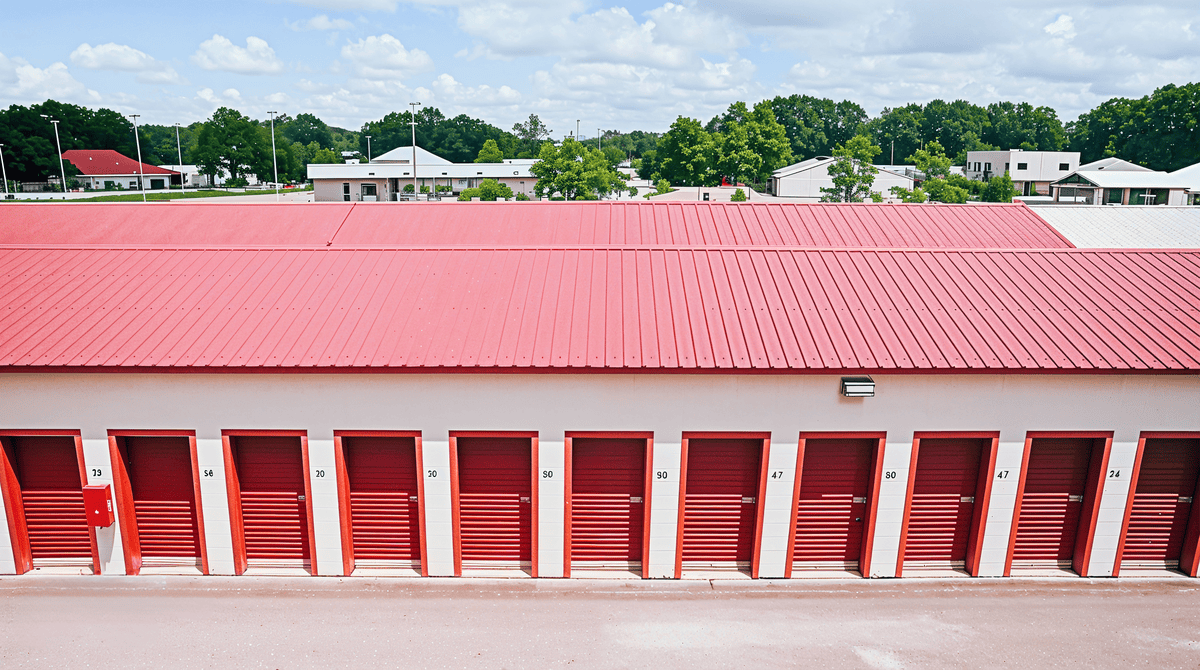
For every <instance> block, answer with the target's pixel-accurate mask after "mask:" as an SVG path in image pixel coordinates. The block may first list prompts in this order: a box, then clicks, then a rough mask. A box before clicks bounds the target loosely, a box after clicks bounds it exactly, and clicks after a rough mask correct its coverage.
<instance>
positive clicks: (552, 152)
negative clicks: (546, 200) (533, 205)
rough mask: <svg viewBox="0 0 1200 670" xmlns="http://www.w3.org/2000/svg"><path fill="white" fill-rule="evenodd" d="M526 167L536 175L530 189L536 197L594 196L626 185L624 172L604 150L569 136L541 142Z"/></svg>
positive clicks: (593, 198)
mask: <svg viewBox="0 0 1200 670" xmlns="http://www.w3.org/2000/svg"><path fill="white" fill-rule="evenodd" d="M529 171H530V172H531V173H533V175H534V176H535V177H537V178H538V181H537V184H536V185H535V186H534V188H533V190H534V193H536V194H537V195H538V196H539V197H545V196H551V197H553V196H555V195H557V196H558V197H562V198H565V199H567V200H596V199H598V198H601V197H605V196H608V195H610V194H612V193H614V192H618V191H623V190H625V189H626V188H627V187H626V185H625V177H624V175H622V174H621V173H619V172H617V171H616V170H614V169H613V168H612V166H611V165H609V163H608V159H607V158H606V157H605V155H604V152H602V151H600V150H599V149H594V148H590V147H587V146H585V145H583V144H580V143H579V142H576V141H575V140H573V139H569V138H568V139H567V140H565V141H563V143H562V146H560V147H556V146H554V144H553V143H549V142H547V143H545V144H543V145H542V149H541V152H540V153H539V154H538V160H537V162H536V163H534V164H533V165H532V166H530V168H529Z"/></svg>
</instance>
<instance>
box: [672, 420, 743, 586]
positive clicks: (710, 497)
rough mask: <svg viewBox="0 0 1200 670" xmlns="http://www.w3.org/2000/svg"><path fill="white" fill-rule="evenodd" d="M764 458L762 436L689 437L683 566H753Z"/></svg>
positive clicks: (720, 567)
mask: <svg viewBox="0 0 1200 670" xmlns="http://www.w3.org/2000/svg"><path fill="white" fill-rule="evenodd" d="M761 460H762V441H761V440H725V439H691V440H688V452H687V489H686V494H685V497H684V513H683V557H682V558H683V567H684V569H688V568H691V569H702V568H718V569H739V570H746V569H748V568H749V567H750V560H751V559H752V558H753V554H754V530H755V524H756V521H757V518H758V477H759V464H760V461H761Z"/></svg>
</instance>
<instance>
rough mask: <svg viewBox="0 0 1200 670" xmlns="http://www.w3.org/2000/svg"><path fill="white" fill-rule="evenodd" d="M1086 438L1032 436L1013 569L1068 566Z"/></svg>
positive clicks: (1086, 454) (1078, 511) (1086, 460)
mask: <svg viewBox="0 0 1200 670" xmlns="http://www.w3.org/2000/svg"><path fill="white" fill-rule="evenodd" d="M1091 455H1092V440H1090V439H1079V438H1037V439H1034V440H1033V444H1032V445H1031V447H1030V451H1029V466H1028V468H1027V470H1026V475H1025V490H1024V493H1023V494H1022V497H1021V513H1020V516H1019V517H1018V519H1017V537H1016V543H1015V544H1014V546H1013V556H1012V566H1013V567H1014V568H1063V569H1070V568H1071V559H1072V556H1073V555H1074V552H1075V538H1076V535H1077V534H1078V531H1079V518H1080V514H1081V512H1082V511H1083V495H1084V490H1085V489H1086V486H1087V473H1088V464H1089V461H1090V459H1091Z"/></svg>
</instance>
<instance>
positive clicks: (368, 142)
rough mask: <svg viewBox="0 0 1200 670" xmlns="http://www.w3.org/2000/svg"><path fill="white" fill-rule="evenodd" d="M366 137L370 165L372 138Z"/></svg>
mask: <svg viewBox="0 0 1200 670" xmlns="http://www.w3.org/2000/svg"><path fill="white" fill-rule="evenodd" d="M365 137H366V138H367V162H368V163H370V162H371V136H370V135H366V136H365Z"/></svg>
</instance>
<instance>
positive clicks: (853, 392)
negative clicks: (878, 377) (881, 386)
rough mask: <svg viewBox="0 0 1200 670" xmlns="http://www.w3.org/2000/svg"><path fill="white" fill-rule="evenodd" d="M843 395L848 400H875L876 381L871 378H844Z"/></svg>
mask: <svg viewBox="0 0 1200 670" xmlns="http://www.w3.org/2000/svg"><path fill="white" fill-rule="evenodd" d="M842 395H844V396H846V397H847V398H873V397H875V380H874V379H871V378H870V377H842Z"/></svg>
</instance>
